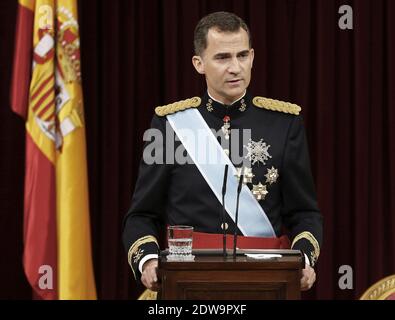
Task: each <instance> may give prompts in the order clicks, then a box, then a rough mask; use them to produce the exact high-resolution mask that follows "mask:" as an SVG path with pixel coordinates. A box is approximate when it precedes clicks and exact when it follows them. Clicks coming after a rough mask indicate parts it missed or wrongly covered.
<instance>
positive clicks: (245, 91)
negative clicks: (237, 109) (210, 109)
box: [207, 90, 247, 105]
mask: <svg viewBox="0 0 395 320" xmlns="http://www.w3.org/2000/svg"><path fill="white" fill-rule="evenodd" d="M246 93H247V90H244V93H243V94H242V95H241V96H240V97H239V98H237V99H236V100H234V101H233V102H232V103H231V104H230V105H232V104H234V103H235V102H237V101H239V100H240V99H241V98H243V97H244V96H245V94H246ZM207 94H208V96H209V97H210V99H212V100H214V101H215V102H218V103H220V104H223V105H225V103H223V102H222V101H218V100H217V99H214V98H213V97H212V96H211V94H210V92H209V91H208V90H207Z"/></svg>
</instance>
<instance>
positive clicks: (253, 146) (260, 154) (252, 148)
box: [244, 139, 272, 164]
mask: <svg viewBox="0 0 395 320" xmlns="http://www.w3.org/2000/svg"><path fill="white" fill-rule="evenodd" d="M244 148H246V149H247V152H248V153H247V155H246V156H245V158H246V159H248V160H250V161H252V164H255V163H256V162H262V163H263V164H266V163H265V161H266V160H268V159H269V158H271V157H272V156H271V155H270V154H269V152H268V151H267V150H268V149H269V148H270V145H269V144H266V142H263V139H261V140H259V141H258V142H255V141H252V140H251V139H250V142H248V144H247V146H244Z"/></svg>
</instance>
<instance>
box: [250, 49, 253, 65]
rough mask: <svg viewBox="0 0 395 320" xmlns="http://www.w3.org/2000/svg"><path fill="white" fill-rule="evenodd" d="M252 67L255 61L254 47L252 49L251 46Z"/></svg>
mask: <svg viewBox="0 0 395 320" xmlns="http://www.w3.org/2000/svg"><path fill="white" fill-rule="evenodd" d="M250 52H251V69H252V65H253V62H254V49H252V48H251V51H250Z"/></svg>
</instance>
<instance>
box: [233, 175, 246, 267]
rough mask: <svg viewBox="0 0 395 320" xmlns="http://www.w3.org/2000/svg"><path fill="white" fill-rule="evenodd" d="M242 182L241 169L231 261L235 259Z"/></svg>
mask: <svg viewBox="0 0 395 320" xmlns="http://www.w3.org/2000/svg"><path fill="white" fill-rule="evenodd" d="M243 180H244V168H242V169H241V174H240V180H239V185H238V186H237V201H236V217H235V232H234V236H233V259H236V245H237V222H238V220H239V198H240V192H241V187H242V185H243Z"/></svg>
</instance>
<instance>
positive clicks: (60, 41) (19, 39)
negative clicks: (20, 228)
mask: <svg viewBox="0 0 395 320" xmlns="http://www.w3.org/2000/svg"><path fill="white" fill-rule="evenodd" d="M11 105H12V109H13V110H14V111H15V112H16V113H18V114H19V115H21V116H22V117H24V119H25V121H26V175H25V203H24V211H25V212H24V243H25V247H24V257H23V260H24V261H23V263H24V269H25V273H26V276H27V278H28V281H29V283H30V284H31V286H32V288H33V289H34V291H35V293H36V294H37V295H38V296H39V297H41V298H43V299H96V288H95V282H94V276H93V266H92V252H91V235H90V223H89V205H88V183H87V180H88V179H87V165H86V145H85V122H84V108H83V97H82V87H81V65H80V45H79V30H78V18H77V3H76V0H19V9H18V20H17V33H16V45H15V60H14V70H13V79H12V92H11Z"/></svg>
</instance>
